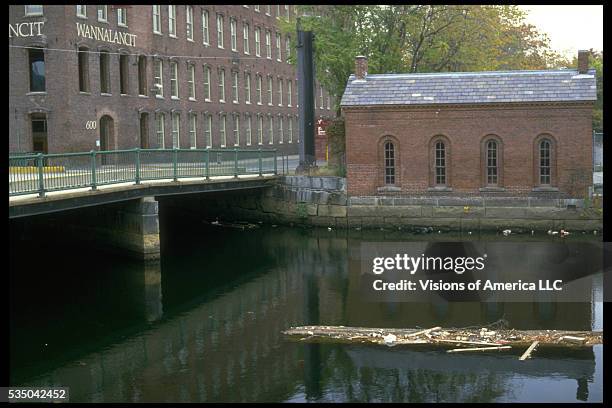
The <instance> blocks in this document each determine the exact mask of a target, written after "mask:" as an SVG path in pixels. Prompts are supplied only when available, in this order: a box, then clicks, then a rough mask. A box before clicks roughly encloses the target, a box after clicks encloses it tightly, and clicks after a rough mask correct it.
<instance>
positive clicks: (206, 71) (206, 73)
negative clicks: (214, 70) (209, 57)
mask: <svg viewBox="0 0 612 408" xmlns="http://www.w3.org/2000/svg"><path fill="white" fill-rule="evenodd" d="M204 100H206V101H207V102H210V67H204Z"/></svg>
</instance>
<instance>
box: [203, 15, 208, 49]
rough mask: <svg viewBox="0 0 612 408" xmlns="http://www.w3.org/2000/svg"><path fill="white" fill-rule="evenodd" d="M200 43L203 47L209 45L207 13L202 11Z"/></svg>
mask: <svg viewBox="0 0 612 408" xmlns="http://www.w3.org/2000/svg"><path fill="white" fill-rule="evenodd" d="M202 43H204V44H205V45H208V44H210V37H209V33H208V11H207V10H202Z"/></svg>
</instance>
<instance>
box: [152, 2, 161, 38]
mask: <svg viewBox="0 0 612 408" xmlns="http://www.w3.org/2000/svg"><path fill="white" fill-rule="evenodd" d="M153 32H154V33H155V34H161V33H162V32H161V6H153Z"/></svg>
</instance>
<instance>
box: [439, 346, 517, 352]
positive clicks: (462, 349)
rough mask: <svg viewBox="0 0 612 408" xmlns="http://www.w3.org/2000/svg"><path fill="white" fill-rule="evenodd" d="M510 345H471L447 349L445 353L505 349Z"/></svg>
mask: <svg viewBox="0 0 612 408" xmlns="http://www.w3.org/2000/svg"><path fill="white" fill-rule="evenodd" d="M511 348H512V346H499V347H471V348H460V349H452V350H447V351H446V352H447V353H461V352H464V351H491V350H507V349H511Z"/></svg>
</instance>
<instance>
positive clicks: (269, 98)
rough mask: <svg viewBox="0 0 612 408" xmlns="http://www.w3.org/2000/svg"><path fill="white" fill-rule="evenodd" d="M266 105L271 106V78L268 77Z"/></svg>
mask: <svg viewBox="0 0 612 408" xmlns="http://www.w3.org/2000/svg"><path fill="white" fill-rule="evenodd" d="M268 105H270V106H272V77H271V76H268Z"/></svg>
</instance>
